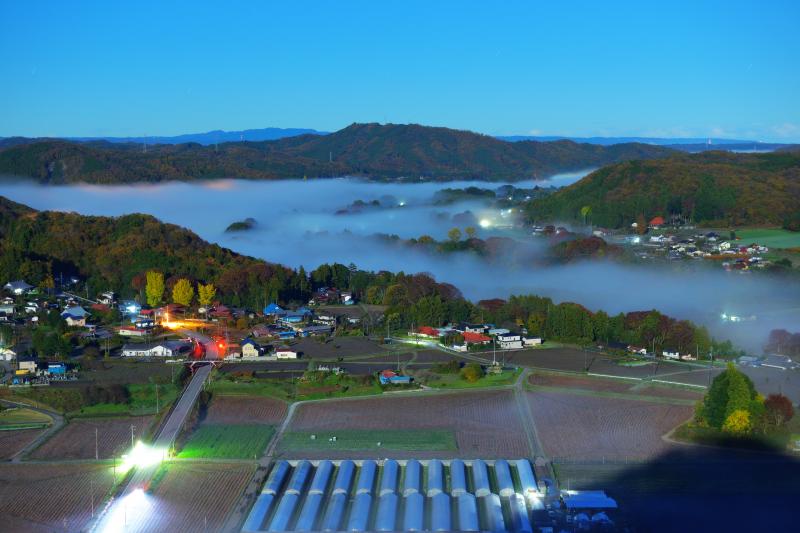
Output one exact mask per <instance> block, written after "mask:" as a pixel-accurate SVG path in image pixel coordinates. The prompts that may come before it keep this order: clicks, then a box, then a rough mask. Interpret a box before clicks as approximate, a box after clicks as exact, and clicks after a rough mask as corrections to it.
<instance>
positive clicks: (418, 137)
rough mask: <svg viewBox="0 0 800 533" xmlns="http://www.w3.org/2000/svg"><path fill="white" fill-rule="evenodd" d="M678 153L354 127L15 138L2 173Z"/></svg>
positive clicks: (55, 177)
mask: <svg viewBox="0 0 800 533" xmlns="http://www.w3.org/2000/svg"><path fill="white" fill-rule="evenodd" d="M674 153H675V152H674V151H673V150H670V149H668V148H663V147H659V146H651V145H646V144H636V143H630V144H618V145H613V146H600V145H592V144H578V143H575V142H572V141H553V142H536V141H520V142H513V143H512V142H507V141H502V140H499V139H496V138H494V137H490V136H486V135H480V134H477V133H473V132H468V131H459V130H452V129H447V128H433V127H427V126H419V125H414V124H412V125H393V124H389V125H379V124H353V125H351V126H348V127H347V128H344V129H342V130H340V131H338V132H335V133H331V134H329V135H311V134H307V135H298V136H296V137H287V138H283V139H279V140H275V141H263V142H231V143H222V144H219V145H218V146H202V145H199V144H196V143H186V144H174V145H154V146H148V147H147V150H146V152H145V150H144V146H143V145H137V144H121V143H109V142H104V141H96V142H86V143H75V142H70V141H64V140H41V141H33V142H31V141H30V140H25V139H13V140H9V141H8V142H7V144H5V145H3V144H0V174H4V175H13V176H22V177H28V178H32V179H35V180H37V181H40V182H42V183H75V182H88V183H132V182H139V181H142V182H156V181H166V180H194V179H214V178H246V179H280V178H303V177H308V178H316V177H334V176H346V175H352V176H363V177H368V178H373V179H397V178H402V177H406V178H411V179H418V178H419V177H425V178H428V179H441V180H447V179H488V180H505V181H513V180H522V179H532V178H537V179H543V178H546V177H548V176H550V175H553V174H556V173H558V172H568V171H576V170H582V169H585V168H589V167H597V166H602V165H605V164H609V163H615V162H619V161H626V160H631V159H650V158H658V157H667V156H670V155H672V154H674Z"/></svg>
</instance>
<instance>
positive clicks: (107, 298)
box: [97, 291, 117, 305]
mask: <svg viewBox="0 0 800 533" xmlns="http://www.w3.org/2000/svg"><path fill="white" fill-rule="evenodd" d="M116 300H117V295H116V294H114V293H113V292H112V291H106V292H104V293H102V294H101V295H100V296H98V297H97V301H98V302H100V303H101V304H103V305H114V302H115V301H116Z"/></svg>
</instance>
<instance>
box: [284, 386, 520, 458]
mask: <svg viewBox="0 0 800 533" xmlns="http://www.w3.org/2000/svg"><path fill="white" fill-rule="evenodd" d="M518 413H519V410H518V407H517V404H516V401H515V399H514V396H513V393H512V392H511V391H505V390H501V391H474V392H464V393H452V394H441V395H425V394H420V395H419V396H400V397H389V396H382V397H375V398H366V399H357V400H356V399H353V400H340V401H328V402H320V403H310V404H304V405H301V406H299V407H298V408H297V411H296V412H295V415H294V418H293V420H292V423H291V424H290V426H289V428H288V430H289V432H318V433H320V434H321V433H322V432H337V435H338V434H339V433H341V434H342V435H345V434H346V433H347V432H349V431H353V430H370V431H377V432H381V431H384V430H386V429H387V428H391V429H392V430H400V431H408V432H422V431H450V432H452V433H454V434H455V441H456V447H457V452H456V454H457V455H458V456H460V457H465V458H468V457H485V458H491V457H525V456H527V455H528V454H529V450H528V444H527V440H526V438H525V436H524V432H522V431H521V430H520V424H521V420H520V418H519V414H518ZM374 442H375V439H374V437H372V438H370V440H369V441H368V442H365V443H364V450H365V451H362V452H358V453H356V452H352V453H349V454H347V453H344V454H342V453H339V454H333V455H335V456H337V457H343V456H348V455H349V456H351V457H381V456H383V455H385V452H384V453H383V454H381V453H380V452H376V451H372V450H369V449H368V448H369V447H371V446H372V445H373V443H374ZM442 446H444V444H442ZM287 454H288V455H291V456H294V457H309V456H310V455H311V454H310V453H309V452H308V451H307V450H304V449H301V448H298V449H295V450H292V451H288V452H287ZM333 455H332V456H333ZM393 455H395V456H398V457H400V456H403V457H420V458H421V457H452V456H453V455H454V452H453V451H452V450H451V449H449V448H445V449H442V450H436V451H427V452H398V453H395V454H393Z"/></svg>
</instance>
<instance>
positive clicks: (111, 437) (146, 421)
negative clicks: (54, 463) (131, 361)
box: [31, 416, 154, 461]
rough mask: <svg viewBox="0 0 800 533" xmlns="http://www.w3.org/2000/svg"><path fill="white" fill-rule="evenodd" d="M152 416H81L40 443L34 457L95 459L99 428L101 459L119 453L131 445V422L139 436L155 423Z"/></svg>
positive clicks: (136, 434)
mask: <svg viewBox="0 0 800 533" xmlns="http://www.w3.org/2000/svg"><path fill="white" fill-rule="evenodd" d="M153 422H154V418H153V417H152V416H137V417H124V418H95V419H78V420H74V421H72V422H70V423H68V424H67V425H66V426H64V427H63V428H61V430H59V431H58V433H56V434H55V435H53V436H52V437H51V438H49V439H48V440H47V441H46V442H45V443H44V444H42V445H41V446H39V447H38V448H37V449H36V450H35V451H34V452H33V453H32V454H31V458H32V459H39V460H45V461H49V460H60V459H94V458H95V430H97V452H98V456H99V458H100V459H109V458H111V457H119V456H120V455H121V454H123V453H125V451H127V450H128V449H129V448H130V447H131V426H134V436H135V437H136V438H139V437H141V436H142V435H144V434H146V433H147V432H148V430H149V428H150V426H151V425H152V424H153Z"/></svg>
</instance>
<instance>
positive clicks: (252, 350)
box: [241, 339, 264, 359]
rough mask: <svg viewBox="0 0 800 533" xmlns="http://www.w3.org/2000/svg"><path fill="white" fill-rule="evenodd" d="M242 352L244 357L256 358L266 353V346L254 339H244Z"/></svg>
mask: <svg viewBox="0 0 800 533" xmlns="http://www.w3.org/2000/svg"><path fill="white" fill-rule="evenodd" d="M241 352H242V357H243V358H248V359H255V358H258V357H261V356H262V355H264V348H263V347H262V346H261V345H260V344H259V343H257V342H256V341H254V340H253V339H245V340H243V341H242V350H241Z"/></svg>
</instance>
